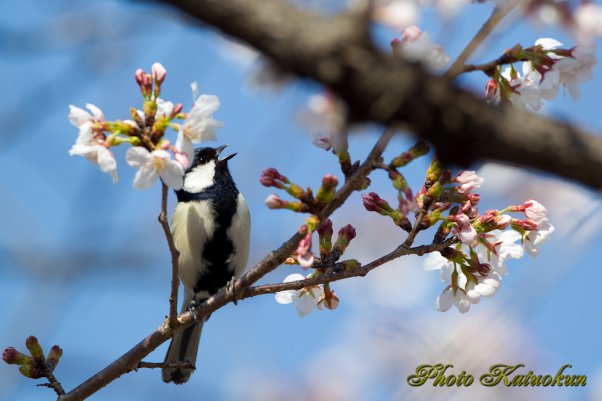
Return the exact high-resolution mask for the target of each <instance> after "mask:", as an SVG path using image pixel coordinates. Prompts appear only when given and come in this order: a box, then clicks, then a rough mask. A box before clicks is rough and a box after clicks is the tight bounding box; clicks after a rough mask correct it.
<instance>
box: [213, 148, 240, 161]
mask: <svg viewBox="0 0 602 401" xmlns="http://www.w3.org/2000/svg"><path fill="white" fill-rule="evenodd" d="M228 146H229V145H228V144H225V145H222V146H220V147H219V148H216V149H215V154H216V156H218V157H219V155H220V154H221V153H222V151H223V150H224V149H226V147H228ZM234 156H236V153H232V154H231V155H228V156H226V157H224V158H223V159H219V162H220V163H225V162H227V161H228V160H230V159H231V158H233V157H234Z"/></svg>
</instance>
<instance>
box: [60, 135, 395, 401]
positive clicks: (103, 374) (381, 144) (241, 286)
mask: <svg viewBox="0 0 602 401" xmlns="http://www.w3.org/2000/svg"><path fill="white" fill-rule="evenodd" d="M393 134H394V131H393V130H387V131H385V132H384V133H383V134H382V135H381V137H380V138H379V140H378V142H377V143H376V145H374V148H373V149H372V151H371V152H370V154H369V155H368V157H367V158H366V160H365V161H364V162H363V163H362V164H361V165H360V167H359V168H358V169H357V170H356V171H355V173H354V174H353V175H352V176H351V177H350V178H349V179H348V180H347V182H346V183H345V185H343V186H342V187H341V189H339V190H338V191H337V192H336V194H335V195H334V197H333V199H332V200H331V201H330V203H328V204H327V205H326V206H324V208H323V209H322V211H321V213H320V214H319V216H318V217H319V218H320V219H321V220H322V221H323V220H325V219H326V218H327V217H328V216H330V215H331V214H332V212H334V211H335V210H336V209H337V208H339V207H340V206H341V205H342V204H343V203H344V202H345V200H347V198H348V197H349V195H351V193H352V192H353V191H354V190H355V189H357V187H358V185H359V183H360V182H361V181H362V180H363V179H364V178H365V177H366V176H367V175H368V174H370V172H372V171H373V170H374V165H375V162H377V161H378V160H380V159H381V156H382V153H383V151H384V150H385V148H386V147H387V145H388V143H389V141H390V140H391V138H392V136H393ZM164 227H165V226H164ZM302 237H303V235H302V234H300V233H299V232H297V233H295V234H294V235H293V236H292V237H291V238H290V239H289V240H288V241H286V242H285V243H284V244H282V245H281V246H280V247H279V248H278V249H277V250H275V251H273V252H270V253H269V254H268V255H267V256H266V257H265V258H263V260H262V261H261V262H259V263H258V264H257V265H255V267H253V268H252V269H251V270H250V271H249V272H247V273H246V274H245V275H243V276H242V277H241V278H240V280H238V281H237V282H236V284H235V289H234V291H233V293H230V294H228V292H227V291H226V290H222V291H220V292H218V293H217V294H216V295H214V296H212V297H211V298H209V299H208V300H207V301H205V302H203V303H202V304H201V305H200V306H199V307H198V308H197V317H198V318H201V317H202V316H206V315H208V314H210V313H212V312H214V311H215V310H217V309H219V308H221V307H222V306H224V305H225V304H227V303H228V302H231V301H232V300H233V299H232V298H233V294H244V292H245V291H246V290H247V288H249V287H250V286H251V285H253V284H254V283H255V282H257V280H259V279H260V278H262V277H263V276H265V275H266V274H267V273H269V272H271V271H272V270H274V269H275V268H276V267H278V266H280V265H281V264H282V263H283V262H284V260H285V259H286V258H287V257H289V256H290V255H291V253H293V251H294V250H295V248H297V246H298V244H299V241H300V240H301V238H302ZM169 238H170V237H169ZM174 249H175V248H174ZM192 323H193V318H192V314H191V313H190V312H185V313H183V314H182V315H180V316H179V318H178V321H177V324H178V328H179V329H183V328H184V327H186V326H188V325H190V324H192ZM173 331H174V329H173V326H170V324H169V319H168V320H166V321H165V322H164V323H163V325H161V327H159V328H158V329H157V330H155V331H154V332H153V333H151V334H150V335H149V336H148V337H146V338H145V339H144V340H142V341H141V342H139V343H138V344H137V345H135V346H134V347H133V348H132V349H130V350H129V351H128V352H126V353H125V354H123V355H122V356H121V357H119V358H118V359H117V360H115V361H113V362H112V363H111V364H109V365H108V366H107V367H105V368H104V369H103V370H101V371H100V372H98V373H96V374H95V375H94V376H92V377H91V378H89V379H88V380H86V381H85V382H84V383H82V384H80V385H79V386H77V387H76V388H75V389H73V390H71V391H70V392H69V393H67V394H64V395H62V396H61V397H59V401H73V400H83V399H86V398H87V397H89V396H90V395H92V394H94V393H95V392H97V391H98V390H100V389H101V388H103V387H104V386H106V385H107V384H109V383H111V382H112V381H113V380H115V379H117V378H118V377H120V376H121V375H123V374H125V373H128V372H130V371H132V370H135V369H136V368H137V366H138V364H139V362H140V361H141V360H142V358H144V357H145V356H147V355H148V354H149V353H151V352H152V351H153V350H154V349H155V348H157V347H158V346H159V345H161V344H162V343H164V342H165V341H167V340H168V339H169V338H170V337H171V336H172V335H173Z"/></svg>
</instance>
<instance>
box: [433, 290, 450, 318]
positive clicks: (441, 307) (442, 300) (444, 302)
mask: <svg viewBox="0 0 602 401" xmlns="http://www.w3.org/2000/svg"><path fill="white" fill-rule="evenodd" d="M453 303H454V297H453V295H452V291H451V289H450V288H448V289H446V290H445V291H443V292H442V293H441V295H439V297H437V301H436V305H437V310H438V311H439V312H447V311H448V310H449V308H451V306H452V305H453Z"/></svg>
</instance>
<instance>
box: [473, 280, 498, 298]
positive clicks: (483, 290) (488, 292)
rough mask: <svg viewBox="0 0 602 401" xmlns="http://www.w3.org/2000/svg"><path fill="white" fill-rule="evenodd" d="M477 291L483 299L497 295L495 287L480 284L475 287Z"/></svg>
mask: <svg viewBox="0 0 602 401" xmlns="http://www.w3.org/2000/svg"><path fill="white" fill-rule="evenodd" d="M475 291H476V292H477V293H479V295H480V296H482V297H492V296H493V295H494V294H495V291H496V289H495V287H492V286H490V285H487V284H483V283H479V284H477V285H476V286H475Z"/></svg>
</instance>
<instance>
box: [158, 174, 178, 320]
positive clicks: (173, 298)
mask: <svg viewBox="0 0 602 401" xmlns="http://www.w3.org/2000/svg"><path fill="white" fill-rule="evenodd" d="M161 186H162V188H161V213H160V214H159V223H161V227H163V233H165V238H166V239H167V245H168V246H169V252H170V253H171V292H170V294H169V317H168V321H169V326H170V327H172V328H175V327H177V324H178V286H179V284H180V281H179V280H180V279H179V277H178V259H179V258H180V252H179V251H178V250H177V249H176V244H175V243H174V241H173V236H172V235H171V230H170V229H169V224H168V222H167V193H168V187H167V185H165V183H163V181H161Z"/></svg>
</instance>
